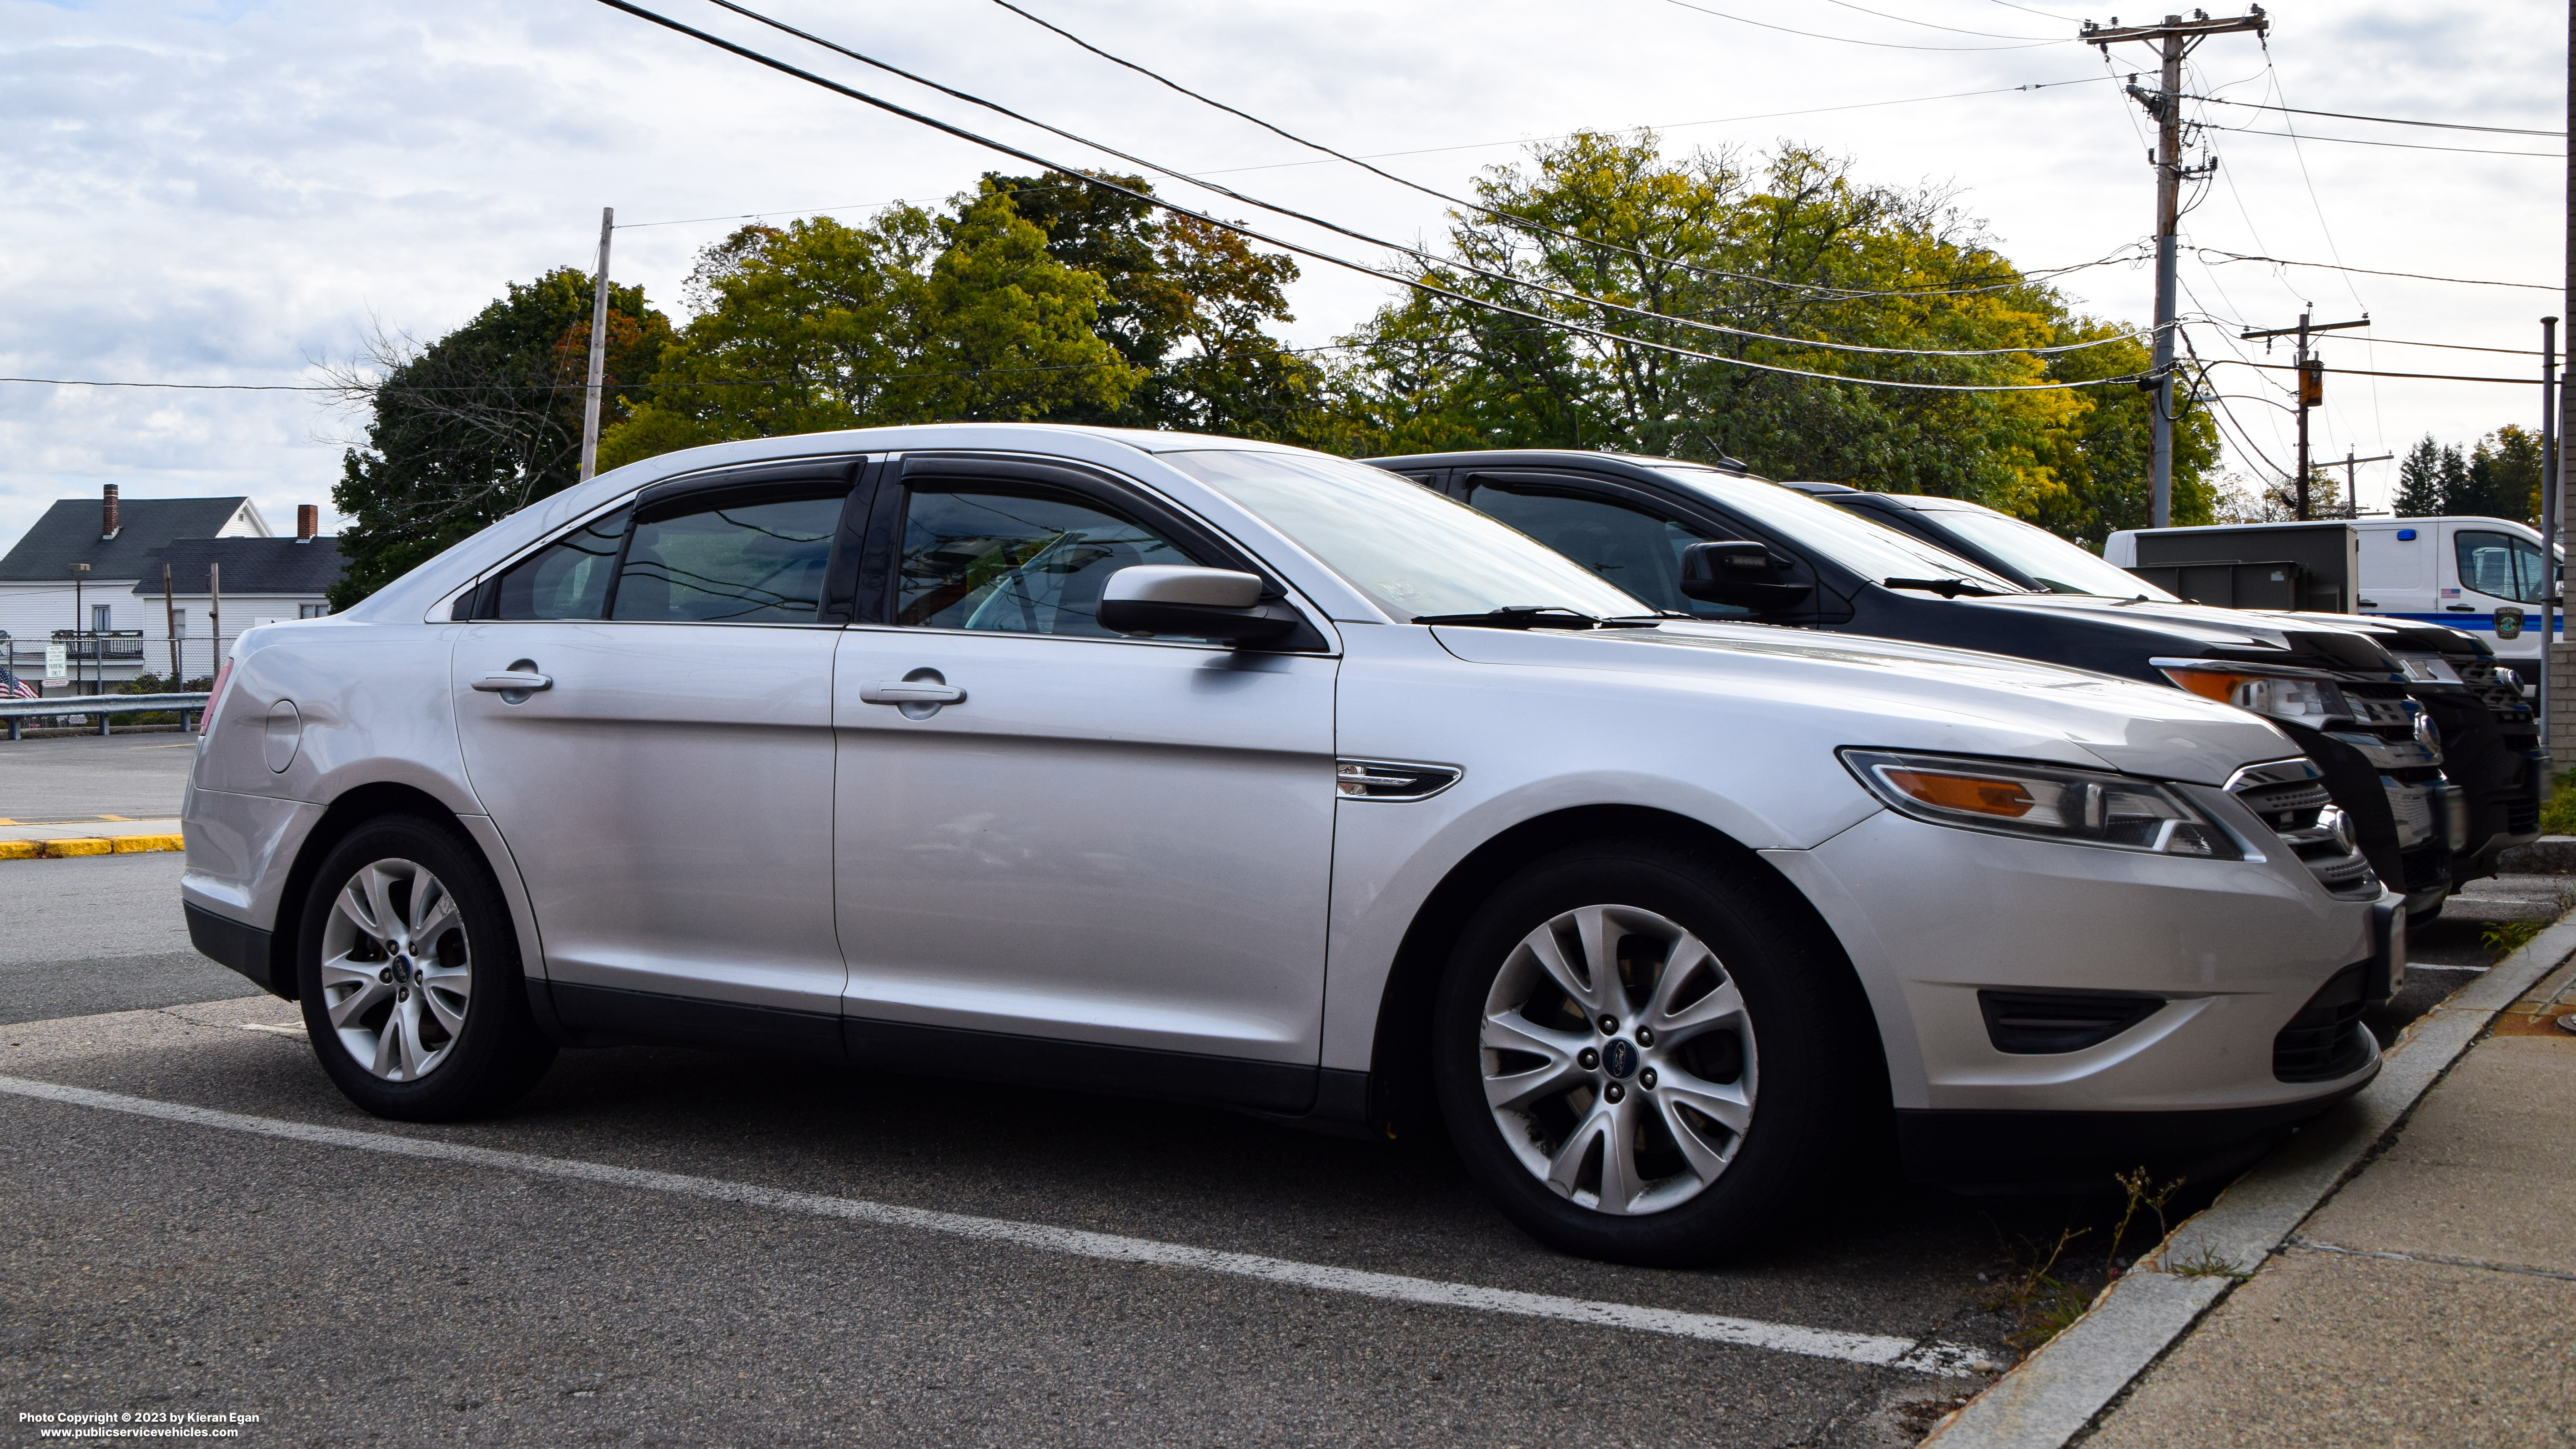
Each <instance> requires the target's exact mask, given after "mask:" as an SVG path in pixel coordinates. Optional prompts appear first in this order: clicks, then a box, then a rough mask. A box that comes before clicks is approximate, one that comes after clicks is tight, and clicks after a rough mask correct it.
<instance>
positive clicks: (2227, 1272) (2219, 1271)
mask: <svg viewBox="0 0 2576 1449" xmlns="http://www.w3.org/2000/svg"><path fill="white" fill-rule="evenodd" d="M2165 1271H2166V1272H2168V1273H2171V1274H2173V1275H2174V1276H2175V1277H2177V1278H2238V1279H2243V1278H2251V1277H2253V1276H2254V1275H2253V1274H2252V1273H2249V1272H2247V1271H2246V1270H2245V1269H2243V1268H2239V1267H2237V1266H2236V1263H2235V1261H2234V1260H2233V1259H2229V1258H2222V1257H2220V1256H2218V1250H2217V1249H2216V1248H2213V1247H2210V1246H2209V1245H2208V1244H2206V1243H2204V1244H2202V1245H2201V1247H2200V1250H2199V1251H2198V1252H2195V1253H2193V1254H2192V1255H2191V1256H2189V1257H2187V1258H2183V1259H2180V1260H2178V1261H2169V1262H2167V1263H2166V1264H2165Z"/></svg>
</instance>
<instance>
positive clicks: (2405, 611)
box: [2102, 517, 2567, 679]
mask: <svg viewBox="0 0 2576 1449" xmlns="http://www.w3.org/2000/svg"><path fill="white" fill-rule="evenodd" d="M2348 521H2349V522H2350V524H2351V526H2352V530H2353V533H2354V535H2355V539H2356V542H2357V543H2358V544H2359V546H2360V547H2359V555H2360V572H2361V581H2360V584H2361V586H2360V588H2359V590H2358V594H2359V597H2358V598H2357V599H2356V600H2355V603H2356V606H2357V608H2356V612H2359V613H2363V614H2386V615H2389V616H2391V617H2393V618H2399V619H2421V620H2423V621H2425V622H2427V623H2434V624H2448V625H2450V626H2451V627H2452V628H2454V629H2466V630H2468V631H2469V632H2471V633H2474V634H2476V635H2478V636H2479V637H2481V638H2483V639H2485V640H2486V641H2487V643H2489V644H2490V645H2493V646H2494V648H2495V651H2496V654H2497V656H2498V658H2499V659H2500V660H2502V661H2503V662H2506V663H2508V664H2511V665H2513V666H2515V667H2516V668H2518V669H2520V670H2521V671H2522V673H2523V677H2524V678H2525V679H2534V678H2537V677H2538V676H2537V675H2535V674H2533V673H2531V670H2532V669H2533V668H2534V667H2536V666H2537V665H2538V664H2539V663H2540V601H2541V599H2542V598H2543V597H2544V588H2543V585H2544V583H2545V581H2546V579H2547V574H2546V572H2545V571H2544V570H2543V569H2542V568H2541V566H2540V557H2541V554H2540V533H2539V531H2538V530H2536V529H2534V528H2532V527H2531V526H2530V525H2529V524H2524V523H2515V522H2512V521H2511V520H2508V519H2502V518H2465V517H2464V518H2356V519H2351V520H2348ZM2241 526H2243V527H2249V528H2260V527H2271V526H2277V525H2263V524H2247V525H2241ZM2229 527H2231V525H2225V524H2221V525H2216V526H2213V527H2207V528H2195V529H2191V530H2189V531H2190V532H2193V533H2224V532H2227V531H2228V529H2229ZM2137 535H2138V530H2135V529H2123V530H2121V531H2120V532H2117V533H2114V534H2112V535H2111V537H2110V538H2109V539H2108V540H2107V541H2106V542H2105V543H2104V545H2103V549H2102V557H2103V558H2104V559H2106V560H2108V561H2110V562H2111V563H2114V564H2117V565H2119V566H2120V567H2122V568H2133V567H2135V566H2136V564H2137V560H2138V543H2137ZM2566 559H2567V551H2566V550H2565V549H2564V548H2561V549H2559V550H2558V561H2559V563H2560V564H2561V565H2562V566H2563V565H2564V564H2565V563H2566ZM2565 607H2566V606H2565V605H2564V604H2561V605H2559V606H2558V608H2559V610H2560V613H2559V615H2558V620H2557V629H2556V632H2557V634H2558V637H2559V639H2560V641H2561V642H2564V641H2565V640H2566V638H2567V631H2566V616H2565V613H2564V610H2565Z"/></svg>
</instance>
